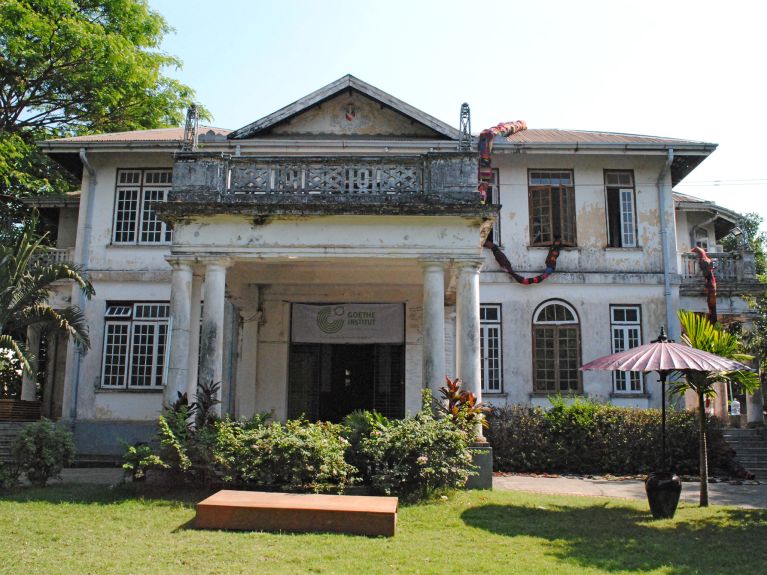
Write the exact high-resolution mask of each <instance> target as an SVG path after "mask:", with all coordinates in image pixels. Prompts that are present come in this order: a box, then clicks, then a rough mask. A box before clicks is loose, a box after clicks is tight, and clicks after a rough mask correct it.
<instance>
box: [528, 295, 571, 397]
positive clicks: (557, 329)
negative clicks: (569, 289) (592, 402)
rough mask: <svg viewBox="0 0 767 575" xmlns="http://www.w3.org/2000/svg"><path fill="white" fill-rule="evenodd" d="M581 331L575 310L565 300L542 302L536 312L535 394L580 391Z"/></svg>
mask: <svg viewBox="0 0 767 575" xmlns="http://www.w3.org/2000/svg"><path fill="white" fill-rule="evenodd" d="M580 365H581V333H580V325H579V323H578V316H577V315H576V313H575V310H574V309H573V308H572V307H571V306H570V305H569V304H567V303H565V302H563V301H557V300H553V301H548V302H544V303H542V304H541V305H540V306H538V308H537V309H536V310H535V313H534V314H533V382H534V383H533V389H534V391H535V393H547V394H548V393H581V392H582V391H583V388H582V385H581V372H580V371H579V369H578V368H579V367H580Z"/></svg>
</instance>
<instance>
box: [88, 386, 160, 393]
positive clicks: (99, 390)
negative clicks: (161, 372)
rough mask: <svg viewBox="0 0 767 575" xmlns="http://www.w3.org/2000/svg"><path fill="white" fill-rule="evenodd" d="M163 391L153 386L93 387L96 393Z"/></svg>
mask: <svg viewBox="0 0 767 575" xmlns="http://www.w3.org/2000/svg"><path fill="white" fill-rule="evenodd" d="M163 391H165V390H164V388H162V387H154V388H151V389H137V388H135V387H132V388H125V387H97V388H96V389H95V392H96V393H162V392H163Z"/></svg>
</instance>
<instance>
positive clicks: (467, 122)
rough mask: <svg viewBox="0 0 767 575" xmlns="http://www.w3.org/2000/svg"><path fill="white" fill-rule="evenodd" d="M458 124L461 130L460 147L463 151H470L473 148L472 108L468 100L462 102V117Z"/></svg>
mask: <svg viewBox="0 0 767 575" xmlns="http://www.w3.org/2000/svg"><path fill="white" fill-rule="evenodd" d="M458 126H459V127H458V129H459V130H460V132H461V136H460V138H459V140H458V149H459V150H460V151H462V152H468V151H469V150H471V110H470V109H469V105H468V104H467V103H466V102H464V103H463V104H461V118H460V120H459V121H458Z"/></svg>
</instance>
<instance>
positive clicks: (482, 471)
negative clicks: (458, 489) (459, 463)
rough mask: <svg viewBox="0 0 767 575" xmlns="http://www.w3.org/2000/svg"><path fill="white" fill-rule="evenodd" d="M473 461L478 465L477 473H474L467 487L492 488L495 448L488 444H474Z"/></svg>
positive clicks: (472, 448)
mask: <svg viewBox="0 0 767 575" xmlns="http://www.w3.org/2000/svg"><path fill="white" fill-rule="evenodd" d="M469 450H470V451H471V462H472V463H473V464H474V465H475V466H476V467H477V469H475V471H476V472H477V475H472V476H471V477H469V480H468V481H467V482H466V489H492V488H493V448H492V447H490V445H488V444H486V443H485V444H482V445H473V446H471V447H469Z"/></svg>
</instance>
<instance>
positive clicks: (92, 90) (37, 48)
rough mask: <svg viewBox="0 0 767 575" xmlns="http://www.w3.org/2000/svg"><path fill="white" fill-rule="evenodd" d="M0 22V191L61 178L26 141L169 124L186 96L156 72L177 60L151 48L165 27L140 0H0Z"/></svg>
mask: <svg viewBox="0 0 767 575" xmlns="http://www.w3.org/2000/svg"><path fill="white" fill-rule="evenodd" d="M0 22H3V25H2V27H0V80H2V84H1V85H0V186H2V189H0V191H2V192H4V193H12V194H14V195H19V194H23V193H41V192H47V191H50V190H51V189H56V190H59V191H61V189H62V186H63V185H65V184H66V183H67V177H66V175H65V174H63V173H62V172H61V170H60V168H58V167H57V166H56V165H55V164H53V163H52V162H51V161H50V160H49V159H48V158H47V157H45V156H44V155H43V154H41V153H40V152H39V151H38V150H37V149H36V147H35V146H34V142H35V140H41V139H46V138H49V137H55V136H61V135H79V134H85V133H98V132H110V131H121V130H138V129H149V128H157V127H164V126H173V125H179V124H180V123H181V121H182V120H183V116H184V109H185V108H186V107H187V106H188V105H189V104H190V103H191V102H192V101H193V98H194V91H193V90H192V89H191V88H189V87H188V86H186V85H184V84H182V83H181V82H179V81H178V80H175V79H173V78H170V77H168V76H166V75H165V73H164V72H165V70H167V69H172V68H179V67H180V66H181V62H180V61H179V60H178V59H177V58H175V57H174V56H171V55H168V54H166V53H164V52H163V51H162V50H160V44H161V42H162V39H163V38H164V36H165V35H166V34H168V33H169V32H170V31H171V28H170V26H169V25H168V23H167V22H166V21H165V19H164V18H163V17H162V16H161V15H160V14H159V13H157V12H155V11H153V10H151V9H150V8H149V5H148V3H147V1H146V0H98V1H96V0H2V1H0ZM203 116H204V117H206V116H207V112H206V111H204V110H203Z"/></svg>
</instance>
